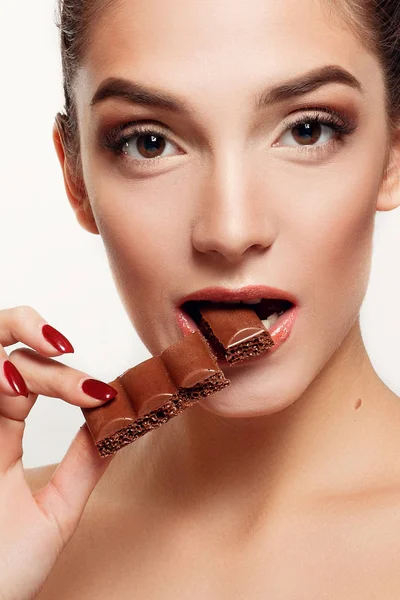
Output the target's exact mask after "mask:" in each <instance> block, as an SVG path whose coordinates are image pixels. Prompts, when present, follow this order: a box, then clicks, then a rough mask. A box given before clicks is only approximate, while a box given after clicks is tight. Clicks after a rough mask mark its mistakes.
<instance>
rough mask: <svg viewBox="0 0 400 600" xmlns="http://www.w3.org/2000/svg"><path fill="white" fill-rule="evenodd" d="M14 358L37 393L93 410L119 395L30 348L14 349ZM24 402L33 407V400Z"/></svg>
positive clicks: (29, 386)
mask: <svg viewBox="0 0 400 600" xmlns="http://www.w3.org/2000/svg"><path fill="white" fill-rule="evenodd" d="M10 359H12V362H13V363H14V364H15V365H16V367H17V368H18V370H19V371H20V372H21V373H22V374H23V376H24V379H25V381H26V384H27V386H28V388H29V390H30V391H31V392H33V393H34V394H41V395H43V396H49V397H51V398H62V400H65V401H66V402H68V403H69V404H74V405H75V406H81V407H84V408H93V407H94V406H99V404H102V403H104V402H106V401H108V400H111V399H112V398H115V397H116V395H117V393H118V391H117V390H116V389H114V388H113V387H111V386H110V385H108V384H107V383H105V382H102V381H99V380H97V379H94V378H93V377H91V376H90V375H88V374H87V373H84V372H83V371H78V370H77V369H73V368H72V367H69V366H68V365H64V364H63V363H60V362H58V361H57V360H54V359H51V358H46V357H44V356H40V354H37V353H36V352H35V351H34V350H31V349H30V348H18V350H14V351H13V352H12V353H11V354H10ZM24 402H25V404H26V406H29V398H28V399H27V401H26V400H23V399H21V402H20V404H21V405H22V404H23V403H24ZM0 412H1V407H0Z"/></svg>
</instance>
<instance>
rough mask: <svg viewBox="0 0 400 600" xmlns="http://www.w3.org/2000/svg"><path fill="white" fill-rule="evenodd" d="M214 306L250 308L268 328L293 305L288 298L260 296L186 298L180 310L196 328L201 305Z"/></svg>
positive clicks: (221, 307)
mask: <svg viewBox="0 0 400 600" xmlns="http://www.w3.org/2000/svg"><path fill="white" fill-rule="evenodd" d="M207 306H214V307H216V308H220V309H224V308H227V309H235V308H244V307H249V308H251V309H252V310H253V311H254V312H255V313H256V315H257V316H258V318H259V319H260V321H261V322H262V323H263V325H264V327H265V328H266V329H268V330H270V329H271V328H272V326H273V325H275V323H276V322H277V321H278V320H279V318H280V317H281V316H282V315H283V314H284V313H285V312H287V311H288V310H290V309H291V308H292V307H293V306H294V305H293V303H292V302H290V301H289V300H285V299H279V298H260V299H256V300H251V301H240V302H233V301H232V302H220V301H218V302H213V301H211V300H188V301H186V302H184V303H183V304H182V306H181V307H180V310H181V311H182V313H183V315H184V316H186V317H189V319H190V321H189V319H187V320H188V322H189V323H190V322H191V324H193V323H194V324H195V325H196V328H197V327H198V324H199V322H200V319H201V315H200V309H201V308H202V307H207Z"/></svg>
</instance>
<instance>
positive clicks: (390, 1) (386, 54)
mask: <svg viewBox="0 0 400 600" xmlns="http://www.w3.org/2000/svg"><path fill="white" fill-rule="evenodd" d="M57 1H58V6H57V9H58V10H57V15H56V25H57V27H58V28H59V30H60V43H61V58H62V70H63V87H64V96H65V106H64V110H65V114H61V113H58V115H57V122H58V125H59V128H60V129H61V133H62V136H63V139H64V145H65V151H66V154H67V158H68V160H69V163H70V165H71V166H72V167H73V169H72V171H73V174H79V173H81V160H80V146H79V130H78V119H77V111H76V106H75V102H74V93H73V86H74V80H75V75H76V73H77V70H78V68H79V66H80V63H81V61H82V58H83V57H84V55H85V52H86V50H87V49H88V47H89V45H90V42H91V34H92V24H93V23H98V21H99V18H100V16H101V14H102V13H103V11H105V10H106V9H107V8H109V7H111V6H112V5H115V4H116V3H117V0H57ZM324 1H325V6H326V7H327V8H328V9H329V10H330V15H331V16H332V15H333V16H334V17H339V18H341V19H342V21H343V22H344V23H346V25H347V26H348V28H349V29H350V30H351V31H352V32H353V33H354V35H355V36H356V37H357V38H358V39H359V40H360V41H361V43H362V44H363V45H364V46H365V47H366V48H367V49H368V50H369V51H371V52H372V53H374V54H375V55H376V56H377V57H378V60H379V62H380V65H381V67H382V70H383V73H384V80H385V87H386V115H387V123H388V131H389V139H390V142H391V141H392V139H393V136H394V133H395V131H396V129H397V125H398V123H399V121H400V2H399V0H324Z"/></svg>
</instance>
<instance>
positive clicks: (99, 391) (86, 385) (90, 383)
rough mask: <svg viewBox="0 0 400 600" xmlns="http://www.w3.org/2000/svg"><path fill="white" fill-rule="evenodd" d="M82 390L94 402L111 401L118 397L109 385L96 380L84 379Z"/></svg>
mask: <svg viewBox="0 0 400 600" xmlns="http://www.w3.org/2000/svg"><path fill="white" fill-rule="evenodd" d="M82 390H83V391H84V392H85V394H87V395H88V396H91V397H92V398H96V400H112V399H113V398H115V397H116V396H117V395H118V392H117V390H116V389H114V388H113V387H111V385H108V383H103V382H102V381H98V380H97V379H86V380H85V381H84V382H83V384H82Z"/></svg>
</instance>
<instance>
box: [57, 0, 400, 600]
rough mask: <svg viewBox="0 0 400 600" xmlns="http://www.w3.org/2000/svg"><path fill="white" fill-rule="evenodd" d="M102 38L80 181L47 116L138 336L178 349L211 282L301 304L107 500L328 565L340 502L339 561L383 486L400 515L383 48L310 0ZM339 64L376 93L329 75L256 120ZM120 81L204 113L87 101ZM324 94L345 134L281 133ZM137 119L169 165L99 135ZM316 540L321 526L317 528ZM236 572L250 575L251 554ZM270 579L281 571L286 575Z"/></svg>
mask: <svg viewBox="0 0 400 600" xmlns="http://www.w3.org/2000/svg"><path fill="white" fill-rule="evenodd" d="M228 5H229V6H228ZM333 16H334V15H333ZM105 23H107V27H105V26H104V25H105ZM299 23H305V24H306V28H305V27H303V26H301V27H299ZM96 29H97V33H98V34H97V35H96V34H94V35H93V40H92V45H91V47H90V49H89V51H88V52H87V55H86V56H85V60H84V62H83V64H82V67H81V69H80V71H79V74H78V77H77V80H76V86H75V98H76V103H77V109H78V119H79V128H80V143H81V151H82V168H83V177H84V185H85V189H86V194H82V193H81V191H80V187H79V185H77V184H76V183H74V178H73V175H74V173H72V171H71V169H72V167H71V165H69V164H68V161H67V160H66V158H65V153H64V148H63V140H62V138H61V137H60V134H59V131H58V129H57V128H56V127H55V128H54V142H55V147H56V151H57V154H58V157H59V160H60V164H61V167H62V170H63V174H64V178H65V186H66V192H67V195H68V198H69V200H70V203H71V206H72V207H73V209H74V210H75V212H76V216H77V219H78V221H79V223H80V224H81V225H82V226H83V227H84V228H85V229H87V230H88V231H90V232H91V233H94V234H100V235H101V237H102V239H103V241H104V244H105V248H106V251H107V254H108V258H109V262H110V267H111V269H112V272H113V275H114V279H115V282H116V285H117V288H118V291H119V294H120V296H121V300H122V302H123V304H124V306H125V308H126V311H127V313H128V315H129V318H130V319H131V322H132V325H133V326H134V327H135V329H136V331H137V332H138V334H139V336H140V338H141V339H142V341H143V342H144V344H145V345H146V346H147V348H148V349H149V350H150V351H151V353H152V354H153V355H156V354H159V353H160V352H161V351H162V350H163V349H164V348H166V347H167V346H169V345H170V344H172V343H174V342H176V341H178V340H179V339H180V338H181V335H182V334H181V333H180V331H179V329H178V325H177V322H176V319H175V315H174V307H175V305H176V304H177V302H178V301H179V299H180V298H181V297H182V296H184V295H186V294H188V293H190V292H193V291H195V290H198V289H201V288H203V287H209V286H216V285H218V286H225V287H228V288H236V287H242V286H246V285H249V284H253V283H255V284H265V285H271V286H274V287H278V288H281V289H284V290H288V291H290V292H291V293H293V294H295V296H296V297H297V298H298V301H299V305H300V312H299V316H298V318H297V322H296V324H295V326H294V329H293V331H292V333H291V336H290V338H289V339H288V340H287V342H286V343H285V344H283V346H282V347H281V348H280V349H279V350H278V351H277V352H275V353H274V354H273V355H271V356H270V357H266V358H264V359H263V360H260V361H257V363H254V364H253V365H249V366H246V367H241V368H237V369H232V370H229V369H227V370H226V375H227V376H228V377H229V378H230V380H231V382H232V384H231V386H229V387H228V388H226V389H225V390H223V391H222V392H219V393H218V394H215V395H212V396H210V397H209V398H208V399H206V400H203V401H202V402H201V403H199V404H197V405H196V406H195V407H193V408H191V409H190V410H188V411H186V412H185V413H183V414H182V415H180V416H179V417H178V418H176V419H174V420H172V421H171V422H170V423H169V424H168V425H167V426H165V427H163V428H160V429H159V430H158V432H157V434H154V435H153V434H150V435H148V436H144V438H142V439H141V440H140V441H138V442H136V443H135V444H132V445H130V446H128V447H126V448H125V449H124V451H123V452H120V453H118V454H117V455H116V457H115V458H114V460H113V461H112V463H111V465H110V467H109V468H108V470H107V472H106V474H105V475H104V476H103V478H102V479H101V481H100V483H99V484H98V487H97V488H96V494H97V496H96V497H97V498H101V499H102V501H103V502H105V501H106V500H107V501H114V502H118V503H119V506H121V507H123V508H124V509H126V514H127V515H129V514H132V515H134V516H132V517H131V519H132V522H133V521H134V520H135V519H136V520H135V523H137V519H138V516H137V514H138V513H137V512H136V510H133V509H134V507H138V506H142V505H143V506H147V507H158V508H160V510H161V508H162V509H163V510H165V511H166V512H167V513H168V514H169V515H171V516H170V518H169V519H170V520H169V521H168V522H169V523H170V524H171V527H172V522H174V524H175V521H176V519H175V520H174V515H175V516H176V515H177V514H179V515H180V517H181V518H183V519H184V522H185V527H186V528H187V531H188V532H189V531H190V534H189V533H187V534H186V537H185V533H184V532H183V530H180V529H179V532H180V534H181V536H182V537H180V538H179V539H182V540H183V539H185V540H187V539H188V537H189V535H190V536H191V537H193V535H196V536H197V537H196V539H197V541H198V548H199V554H201V550H200V548H202V547H203V543H204V548H207V551H205V555H206V552H208V554H207V556H208V558H209V556H210V554H209V553H211V555H213V552H214V555H215V556H216V555H217V553H218V552H220V549H221V546H220V543H219V542H218V543H217V540H220V538H218V535H219V534H221V535H222V532H223V533H224V535H226V536H227V538H226V539H227V544H226V546H225V545H224V546H223V547H224V552H226V556H227V557H228V558H232V562H231V563H229V564H230V565H231V566H232V565H236V566H235V569H236V567H237V564H236V563H235V561H234V557H236V556H237V555H238V554H237V553H238V552H239V550H242V549H245V550H246V552H247V554H245V555H244V556H247V557H249V556H251V557H252V559H251V560H253V565H254V564H256V565H258V564H259V562H258V561H259V560H261V559H260V556H262V555H263V552H264V553H265V551H266V547H268V549H269V550H271V551H272V550H277V551H279V550H281V549H282V556H286V559H287V560H289V558H288V557H287V556H288V555H287V554H285V552H284V551H283V548H284V544H283V540H284V539H287V536H288V534H289V535H291V536H292V541H293V548H294V549H293V561H295V555H296V552H295V550H296V551H299V552H303V549H304V547H307V546H309V548H310V551H311V552H314V551H315V556H320V555H321V552H322V554H323V556H324V557H325V558H326V560H327V561H329V557H330V555H329V552H328V550H327V548H328V546H327V543H326V540H324V539H323V535H322V533H321V532H322V529H321V527H319V525H318V524H320V523H321V522H322V519H327V520H328V521H329V520H330V519H331V520H332V522H333V519H336V518H338V517H337V515H338V513H340V518H341V519H342V521H340V527H341V529H340V532H343V537H342V538H341V537H340V536H341V535H342V533H341V534H340V535H339V534H338V536H337V539H336V538H334V539H332V542H331V546H329V551H331V550H332V553H333V554H332V556H334V557H335V558H334V560H335V561H337V564H338V568H339V566H340V565H341V563H340V556H341V554H342V553H344V554H346V551H345V550H344V548H345V546H346V540H347V541H349V540H356V541H357V540H358V542H359V543H360V544H361V546H360V548H363V547H364V548H366V547H367V546H366V542H365V540H364V539H362V534H361V531H362V529H360V528H361V521H357V518H359V519H362V518H365V519H366V522H369V520H370V516H371V515H370V513H369V512H368V511H370V510H371V507H374V506H377V504H376V502H375V500H376V498H378V497H379V498H381V497H382V494H384V496H383V497H384V498H385V501H384V502H383V504H384V505H385V507H387V506H393V505H392V504H391V503H392V501H393V497H395V498H396V501H398V495H397V494H398V481H399V477H400V468H399V467H398V466H397V465H396V461H395V460H394V457H396V456H398V453H399V450H400V448H399V446H400V443H399V441H398V437H399V436H398V432H399V430H400V412H399V408H398V406H399V404H398V397H397V396H396V395H395V394H394V393H393V392H392V391H391V390H390V389H389V388H388V387H387V386H385V384H384V383H383V382H382V381H381V379H380V378H379V376H378V374H377V373H376V372H375V371H374V369H373V366H372V364H371V362H370V360H369V357H368V354H367V352H366V348H365V346H364V344H363V340H362V336H361V331H360V321H359V311H360V306H361V304H362V301H363V298H364V296H365V293H366V289H367V285H368V279H369V273H370V267H371V255H372V236H373V228H374V219H375V215H376V212H377V211H387V210H392V209H394V208H396V207H397V206H398V205H399V204H400V189H399V185H398V178H397V176H396V174H397V172H398V167H399V156H400V144H398V145H397V143H396V140H395V142H394V144H393V145H392V146H391V148H390V154H388V152H387V151H388V146H387V144H388V131H387V125H386V121H385V110H384V93H385V88H384V80H383V73H382V70H381V68H380V66H379V63H378V60H377V58H376V56H374V55H372V54H370V53H369V52H368V51H367V50H366V49H365V48H364V47H363V46H362V45H361V42H360V41H359V40H358V39H356V38H355V37H354V34H353V33H351V32H350V31H348V30H347V29H346V27H345V26H344V24H343V23H341V22H340V21H339V19H336V18H332V15H329V13H328V12H327V10H326V7H325V5H324V4H322V3H321V2H317V1H315V0H284V1H283V0H282V1H281V2H275V1H274V0H264V2H255V1H254V2H251V4H250V8H249V2H235V3H231V2H227V1H225V0H218V1H217V2H216V1H215V0H204V1H203V2H190V3H188V2H184V1H180V0H170V1H168V2H166V1H165V0H163V1H161V0H153V1H152V2H138V1H136V2H132V1H128V0H125V1H122V2H119V3H118V4H116V5H115V7H114V8H113V9H112V10H111V9H110V10H109V11H108V12H107V13H105V14H104V15H103V19H102V20H100V21H99V22H98V23H97V24H96ZM305 29H306V31H307V32H312V35H305ZM149 32H150V33H149ZM216 32H218V34H216ZM277 57H279V60H277ZM329 64H336V65H340V66H342V67H343V68H345V69H347V70H348V71H350V72H351V73H352V74H353V75H354V76H355V77H356V78H357V79H358V80H359V81H360V82H361V84H362V86H363V87H364V90H365V91H364V94H361V93H360V92H358V91H357V90H355V89H353V88H351V87H349V86H347V85H344V84H338V83H333V84H329V85H325V86H323V87H321V88H319V89H318V90H315V91H313V92H311V93H310V94H308V95H306V96H303V97H301V98H297V99H292V100H289V101H285V102H284V103H277V104H275V105H271V106H269V107H267V108H264V109H263V110H262V111H260V112H258V113H253V112H252V102H253V97H254V95H255V94H256V93H259V92H260V91H261V90H262V89H264V88H265V87H266V86H269V85H273V84H277V83H281V82H283V81H284V80H286V79H290V78H292V77H294V76H297V75H300V74H303V73H305V72H306V71H308V70H309V69H311V68H313V67H319V66H323V65H329ZM111 76H114V77H117V76H120V77H126V78H128V79H132V80H135V81H138V82H140V83H142V84H145V85H147V86H149V87H153V88H157V89H160V90H163V91H165V92H168V93H170V94H173V95H175V96H177V97H179V98H181V99H184V100H185V101H186V102H187V103H189V104H190V106H191V108H192V110H191V112H190V114H184V113H176V114H175V113H172V112H170V111H168V110H166V109H159V108H151V107H146V106H140V105H134V104H130V103H129V102H128V101H126V100H122V99H112V100H106V101H104V102H101V103H99V104H97V105H96V106H95V107H91V106H90V100H91V98H92V96H93V95H94V93H95V91H96V90H97V88H98V86H99V85H100V83H101V82H102V81H103V80H105V79H106V78H107V77H111ZM315 106H320V107H321V109H320V110H319V111H318V112H319V114H322V115H326V110H325V109H323V108H322V107H330V108H332V109H336V110H340V111H342V112H344V113H345V114H346V115H348V116H350V117H351V118H353V119H355V121H356V123H357V127H356V129H355V131H354V132H353V133H352V134H351V135H348V136H344V137H343V140H342V141H336V142H334V141H333V140H334V134H333V131H332V130H331V129H329V128H326V129H324V131H323V133H322V134H321V135H322V136H323V137H322V138H321V139H320V140H318V138H317V139H316V141H315V142H314V150H313V151H309V149H308V148H307V147H305V146H304V145H303V146H302V145H301V144H300V143H299V142H298V141H296V137H295V136H294V134H293V129H292V130H290V128H289V129H288V130H287V131H286V132H285V129H286V127H285V125H286V124H289V123H290V122H293V121H294V119H295V117H297V116H300V115H309V114H310V112H311V113H313V112H314V111H310V110H309V109H308V107H315ZM294 113H296V114H294ZM133 120H139V121H140V120H143V121H144V120H146V121H152V122H153V123H154V121H156V122H158V124H159V125H160V124H164V125H165V126H168V127H169V128H170V129H171V134H170V135H169V136H168V138H167V139H168V140H169V143H168V146H167V148H166V149H165V150H164V151H162V152H160V154H161V156H162V157H161V158H160V159H159V161H158V162H157V163H153V164H148V165H145V166H141V165H143V163H141V165H139V164H138V161H139V160H141V161H145V160H148V159H146V158H145V157H144V156H143V155H141V154H140V152H139V150H138V146H137V144H136V142H135V139H132V141H131V142H130V146H129V152H130V156H129V157H124V156H117V155H113V154H112V152H111V151H110V150H107V149H105V148H104V147H102V146H101V144H100V141H99V140H100V138H101V136H102V135H104V133H106V132H107V131H109V130H110V129H112V128H113V127H115V126H117V125H119V124H127V123H129V122H130V121H133ZM154 126H155V127H157V124H156V123H154ZM130 131H131V129H130ZM291 132H292V133H291ZM164 139H165V138H164ZM297 139H298V138H297ZM278 141H279V142H280V145H279V146H276V145H274V144H276V142H278ZM317 147H318V151H317ZM142 152H143V149H142ZM134 158H136V159H137V162H134V161H133V159H134ZM386 167H389V168H388V169H387V171H385V168H386ZM75 175H76V173H75ZM397 462H398V461H397ZM149 465H150V466H151V468H148V467H149ZM127 475H128V476H127ZM138 478H140V486H138V483H137V482H138ZM183 482H184V485H183ZM332 499H339V505H338V506H340V508H337V511H338V512H335V511H332V504H331V502H332ZM368 502H371V503H372V504H370V505H369V504H368ZM374 502H375V504H374ZM367 504H368V506H367ZM383 504H382V506H383ZM379 506H381V505H379ZM294 507H296V508H297V509H298V515H297V516H296V518H294V517H293V514H292V511H293V508H294ZM357 510H358V511H361V512H357ZM382 510H383V509H382ZM360 514H361V515H364V517H362V516H360ZM389 514H391V515H392V516H391V517H388V515H389ZM289 515H290V518H289ZM357 515H359V516H358V517H357ZM375 516H376V515H375ZM377 518H378V521H376V527H377V530H379V531H384V530H385V527H386V529H387V530H388V532H392V531H393V528H392V525H393V523H391V522H390V520H389V521H388V518H389V519H390V518H393V511H392V513H390V511H389V510H388V511H387V510H386V508H385V510H384V511H383V512H382V513H379V516H378V517H377ZM127 519H128V524H129V517H127ZM374 522H375V521H374ZM288 523H290V533H289V532H288ZM188 524H190V527H189V526H188ZM338 526H339V525H338ZM397 526H398V524H397V522H396V527H397ZM127 527H128V528H129V525H127ZM174 527H178V526H177V525H176V524H175V525H174ZM314 530H315V531H316V532H317V533H315V532H314ZM174 531H175V532H176V529H174ZM305 531H307V532H310V531H313V532H314V533H313V534H312V535H311V537H306V538H304V532H305ZM335 531H336V530H335ZM318 532H319V533H318ZM119 536H120V537H119V543H121V540H122V539H123V537H124V533H123V532H122V531H120V533H119ZM389 537H390V536H389ZM389 537H388V538H387V539H389ZM392 537H393V536H392ZM392 537H390V539H392ZM395 539H396V540H398V536H397V537H396V538H395ZM343 540H345V543H344V542H343ZM160 543H161V542H160ZM393 543H394V542H393ZM363 544H364V546H363ZM356 545H357V544H356ZM182 547H183V542H182V546H179V549H180V550H181V549H182ZM368 547H369V546H368ZM357 548H358V546H357ZM285 550H287V548H286V547H285ZM339 550H340V551H339ZM182 551H183V550H182ZM385 551H388V552H389V550H387V548H385ZM288 554H289V556H291V554H290V552H289V553H288ZM178 555H179V553H178ZM264 556H265V554H264ZM346 556H347V554H346ZM357 556H359V555H357ZM228 558H227V560H228ZM375 558H376V557H375ZM375 558H374V559H372V558H371V561H372V562H371V564H372V565H375V563H374V562H373V561H374V560H375ZM286 559H285V560H284V561H283V563H282V564H283V566H286V565H287V562H285V561H286ZM243 560H244V562H243ZM250 562H251V561H250ZM249 564H250V563H249ZM260 564H261V563H260ZM293 564H294V563H293ZM241 565H242V567H243V569H244V570H245V569H246V568H248V567H249V565H248V564H247V562H246V558H245V559H243V555H242V562H241ZM243 565H244V566H243ZM292 566H293V565H292ZM391 567H392V563H390V564H388V568H389V569H390V568H391ZM249 568H250V567H249ZM260 569H261V567H260ZM261 571H262V574H263V576H265V577H266V578H267V577H268V575H271V578H272V579H271V580H274V577H275V578H276V580H279V581H280V577H282V581H284V570H283V567H282V573H280V571H279V569H278V571H275V572H274V570H272V571H271V573H269V572H267V571H265V570H262V569H261ZM327 572H328V571H327V567H326V566H325V570H324V568H323V567H321V570H320V573H322V574H324V573H325V575H326V574H327ZM339 572H340V573H343V569H342V571H340V569H339ZM391 572H392V571H390V573H391ZM395 572H396V573H398V564H397V565H396V568H394V566H393V574H394V573H395ZM390 573H389V575H388V573H386V572H385V577H388V581H389V580H390ZM234 576H235V577H236V576H237V578H239V573H238V571H236V570H235V575H234ZM321 576H322V575H321ZM309 581H310V582H311V581H312V579H310V580H309ZM352 581H354V577H353V580H352ZM381 581H382V579H381ZM397 583H398V582H397ZM246 585H248V584H246ZM310 585H311V583H310ZM337 585H339V583H337ZM388 585H389V584H388ZM360 589H361V588H357V590H358V591H360ZM368 589H369V590H370V589H371V588H368ZM380 589H381V591H382V588H380ZM246 593H253V596H252V597H256V595H255V593H254V590H251V589H250V588H247V587H246ZM346 593H347V596H346V597H350V596H349V595H348V594H349V593H350V592H349V588H346ZM138 597H139V596H138ZM165 597H167V596H165ZM171 597H172V596H171ZM203 597H205V596H203ZM232 597H233V596H232ZM244 597H245V596H244ZM260 597H261V596H260ZM271 597H272V596H271ZM336 597H338V596H336ZM343 597H344V596H343ZM354 597H356V596H354ZM363 597H365V598H366V597H367V595H365V596H363ZM368 597H369V596H368ZM371 597H372V596H371ZM374 597H375V596H374ZM383 597H384V596H383ZM388 597H389V596H388Z"/></svg>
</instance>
